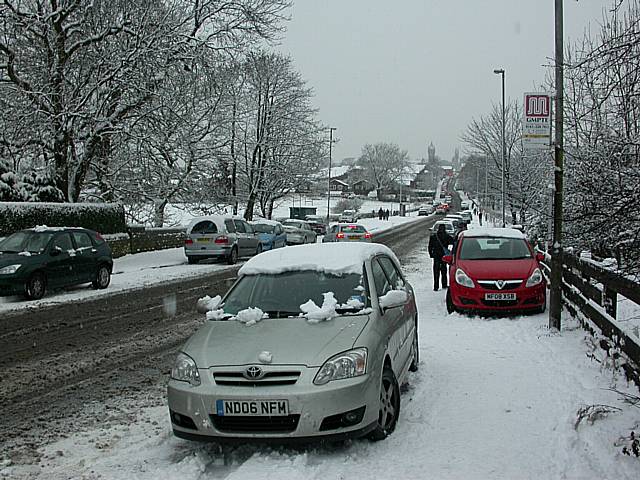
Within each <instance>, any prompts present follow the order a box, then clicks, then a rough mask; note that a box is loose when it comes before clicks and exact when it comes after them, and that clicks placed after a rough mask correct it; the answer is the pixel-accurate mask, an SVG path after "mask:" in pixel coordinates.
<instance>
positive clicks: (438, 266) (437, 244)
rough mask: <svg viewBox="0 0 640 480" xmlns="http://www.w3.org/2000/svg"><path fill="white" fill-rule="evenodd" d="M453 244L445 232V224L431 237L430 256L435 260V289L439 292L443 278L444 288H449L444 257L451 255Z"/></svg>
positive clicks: (439, 226)
mask: <svg viewBox="0 0 640 480" xmlns="http://www.w3.org/2000/svg"><path fill="white" fill-rule="evenodd" d="M452 243H453V238H451V236H450V235H449V234H448V233H447V231H446V230H445V227H444V224H443V223H441V224H440V225H438V231H437V232H435V233H432V234H431V236H430V237H429V256H430V257H431V258H433V289H434V290H435V291H438V289H439V287H440V283H441V282H440V279H441V278H442V288H447V286H448V283H447V264H446V263H444V262H443V261H442V257H444V256H445V255H448V254H449V248H448V247H449V245H451V244H452Z"/></svg>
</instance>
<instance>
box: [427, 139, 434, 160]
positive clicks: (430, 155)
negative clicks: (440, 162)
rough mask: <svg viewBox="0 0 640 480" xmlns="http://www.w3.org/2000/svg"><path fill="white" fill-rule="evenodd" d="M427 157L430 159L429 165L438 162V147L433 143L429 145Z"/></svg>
mask: <svg viewBox="0 0 640 480" xmlns="http://www.w3.org/2000/svg"><path fill="white" fill-rule="evenodd" d="M427 157H428V159H429V163H433V162H435V161H436V147H435V146H434V145H433V142H431V143H430V144H429V148H427Z"/></svg>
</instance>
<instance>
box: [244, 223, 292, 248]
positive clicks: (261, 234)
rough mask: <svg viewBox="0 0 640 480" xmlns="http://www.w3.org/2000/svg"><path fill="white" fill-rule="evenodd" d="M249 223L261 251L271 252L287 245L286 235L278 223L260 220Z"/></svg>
mask: <svg viewBox="0 0 640 480" xmlns="http://www.w3.org/2000/svg"><path fill="white" fill-rule="evenodd" d="M250 223H251V226H252V227H253V231H254V234H255V235H257V237H258V239H259V240H260V243H261V244H262V250H273V249H274V248H281V247H285V246H286V245H287V234H286V233H285V232H284V227H283V226H282V224H281V223H280V222H276V221H275V220H267V219H264V218H261V219H259V220H256V221H254V222H250Z"/></svg>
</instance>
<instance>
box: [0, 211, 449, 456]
mask: <svg viewBox="0 0 640 480" xmlns="http://www.w3.org/2000/svg"><path fill="white" fill-rule="evenodd" d="M435 220H436V218H434V217H433V216H430V217H425V218H423V219H420V220H418V221H415V222H409V223H407V224H402V225H400V226H399V227H397V228H394V229H392V230H387V231H384V232H380V233H379V234H375V235H374V240H375V241H377V242H379V243H383V244H386V245H388V246H390V247H391V248H392V249H393V250H394V251H395V252H396V255H397V256H398V257H399V258H400V260H401V261H402V259H403V256H405V255H407V254H409V253H410V252H412V251H413V250H415V247H416V244H420V243H423V244H424V245H426V242H427V240H428V228H429V227H430V226H431V225H432V224H433V223H434V222H435ZM237 270H238V268H232V269H225V270H223V271H218V272H214V273H211V274H209V275H203V276H201V277H197V278H192V279H188V280H180V281H175V282H167V283H163V284H160V285H154V286H151V287H146V288H141V289H136V290H132V291H128V292H124V293H117V294H114V295H110V296H106V297H100V298H97V299H91V300H88V301H85V302H76V303H68V304H58V305H54V306H48V307H44V308H41V309H38V310H35V311H33V310H31V309H30V310H26V311H22V312H19V311H18V312H10V313H8V314H7V315H3V318H2V319H1V320H0V368H1V370H0V371H1V372H2V383H1V384H0V409H2V411H3V413H4V415H3V417H4V418H3V422H2V423H1V425H0V451H2V450H5V449H8V450H11V449H18V450H20V451H23V452H24V451H25V449H26V451H27V452H31V453H29V454H27V457H29V456H30V455H32V454H33V451H34V449H35V448H36V447H37V446H38V445H41V444H43V443H46V442H48V441H50V440H51V439H54V438H59V437H60V436H64V435H65V431H68V430H67V429H68V428H71V429H75V428H77V427H78V426H80V425H85V424H93V423H95V422H98V421H99V420H98V418H99V417H100V413H99V412H102V414H104V412H106V411H108V410H109V409H117V404H118V400H121V399H122V396H123V395H124V396H125V397H127V396H130V395H134V396H138V395H139V394H140V393H141V392H144V391H148V390H149V388H152V387H153V386H156V387H157V385H159V384H163V383H164V379H165V377H166V374H167V373H168V371H169V369H170V365H171V362H172V361H173V358H174V355H175V352H176V351H177V349H178V348H179V346H180V345H181V344H182V343H184V341H186V339H187V338H188V337H189V336H190V335H191V334H192V333H193V332H194V331H195V330H196V329H197V328H198V327H199V326H200V325H201V323H202V316H201V315H198V314H197V313H196V312H195V304H196V300H197V299H198V298H200V297H202V296H204V295H206V294H208V295H216V294H222V293H224V292H225V291H226V290H227V289H228V287H229V285H230V283H231V282H232V281H233V280H234V279H235V277H236V273H237ZM172 310H173V312H172ZM162 397H163V394H162V395H161V396H159V395H158V392H156V393H155V394H154V395H151V396H150V400H148V401H150V402H152V403H151V404H153V402H157V401H158V399H159V398H162ZM136 398H137V397H136ZM88 404H90V405H95V404H100V405H101V407H100V408H98V409H97V410H98V413H94V414H92V418H87V417H86V415H85V416H83V414H82V411H83V409H85V408H86V406H87V405H88ZM110 405H111V407H110ZM141 406H142V405H141ZM26 412H28V415H26V416H25V413H26Z"/></svg>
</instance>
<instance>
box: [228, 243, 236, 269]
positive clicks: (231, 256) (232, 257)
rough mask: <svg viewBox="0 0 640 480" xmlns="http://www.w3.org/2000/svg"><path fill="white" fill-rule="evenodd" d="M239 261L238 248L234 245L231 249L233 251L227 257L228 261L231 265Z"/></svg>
mask: <svg viewBox="0 0 640 480" xmlns="http://www.w3.org/2000/svg"><path fill="white" fill-rule="evenodd" d="M237 261H238V249H237V248H236V247H233V248H232V249H231V253H230V254H229V256H228V257H227V263H228V264H229V265H233V264H234V263H236V262H237Z"/></svg>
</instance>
